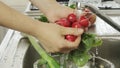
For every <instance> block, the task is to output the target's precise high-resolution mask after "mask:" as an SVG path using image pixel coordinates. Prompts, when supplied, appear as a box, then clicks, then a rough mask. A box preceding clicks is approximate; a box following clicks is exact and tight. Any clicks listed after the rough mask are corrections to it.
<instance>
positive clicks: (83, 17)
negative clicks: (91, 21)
mask: <svg viewBox="0 0 120 68" xmlns="http://www.w3.org/2000/svg"><path fill="white" fill-rule="evenodd" d="M84 19H87V18H86V16H85V15H82V16H80V18H79V21H81V20H84Z"/></svg>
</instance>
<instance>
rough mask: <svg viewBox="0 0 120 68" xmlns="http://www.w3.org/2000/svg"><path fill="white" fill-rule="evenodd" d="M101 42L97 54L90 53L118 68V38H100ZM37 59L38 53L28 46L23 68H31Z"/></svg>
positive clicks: (119, 66) (119, 47) (119, 45)
mask: <svg viewBox="0 0 120 68" xmlns="http://www.w3.org/2000/svg"><path fill="white" fill-rule="evenodd" d="M102 40H103V45H102V46H100V47H97V50H98V54H96V48H93V49H92V50H91V51H92V52H93V53H94V54H96V56H100V57H102V58H103V59H106V60H108V61H110V62H111V63H113V64H114V65H115V68H120V38H119V37H102ZM39 58H40V56H39V55H38V53H37V52H36V51H35V50H34V48H33V47H32V46H30V47H29V49H28V51H27V52H26V56H25V57H24V62H23V68H33V63H34V62H35V61H36V60H37V59H39Z"/></svg>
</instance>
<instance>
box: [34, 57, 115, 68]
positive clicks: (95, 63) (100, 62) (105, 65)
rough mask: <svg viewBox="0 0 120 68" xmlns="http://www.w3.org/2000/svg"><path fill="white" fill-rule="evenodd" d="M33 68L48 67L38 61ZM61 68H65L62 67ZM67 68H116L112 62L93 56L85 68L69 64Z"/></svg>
mask: <svg viewBox="0 0 120 68" xmlns="http://www.w3.org/2000/svg"><path fill="white" fill-rule="evenodd" d="M33 68H46V66H45V65H41V64H39V60H37V61H36V62H35V63H34V64H33ZM61 68H64V67H62V66H61ZM66 68H115V66H114V64H113V63H112V62H110V61H108V60H106V59H103V58H101V57H95V56H93V58H92V59H91V60H90V61H89V62H88V63H87V64H86V65H84V66H83V67H77V66H76V65H75V64H73V63H71V62H68V64H67V66H66Z"/></svg>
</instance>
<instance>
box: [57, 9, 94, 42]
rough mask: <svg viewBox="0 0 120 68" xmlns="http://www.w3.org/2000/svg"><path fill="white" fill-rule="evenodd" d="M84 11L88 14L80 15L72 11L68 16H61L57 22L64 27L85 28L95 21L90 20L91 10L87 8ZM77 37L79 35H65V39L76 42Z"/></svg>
mask: <svg viewBox="0 0 120 68" xmlns="http://www.w3.org/2000/svg"><path fill="white" fill-rule="evenodd" d="M84 12H85V13H86V14H83V15H80V16H79V17H78V16H77V15H75V14H74V13H71V14H69V15H68V16H67V18H61V19H59V20H57V21H56V22H55V23H56V24H58V25H61V26H64V27H72V28H82V29H84V30H85V29H86V28H88V27H89V26H90V25H91V24H93V23H91V21H90V17H89V15H90V14H91V13H90V11H89V10H87V9H86V10H84ZM89 13H90V14H89ZM76 38H77V36H74V35H70V34H69V35H66V36H65V39H67V40H68V41H72V42H74V41H75V39H76Z"/></svg>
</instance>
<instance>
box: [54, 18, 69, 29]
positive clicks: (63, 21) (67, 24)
mask: <svg viewBox="0 0 120 68" xmlns="http://www.w3.org/2000/svg"><path fill="white" fill-rule="evenodd" d="M55 23H57V24H59V25H61V26H64V27H70V26H71V23H70V22H69V21H68V20H67V19H66V18H61V19H59V20H57V21H56V22H55Z"/></svg>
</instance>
